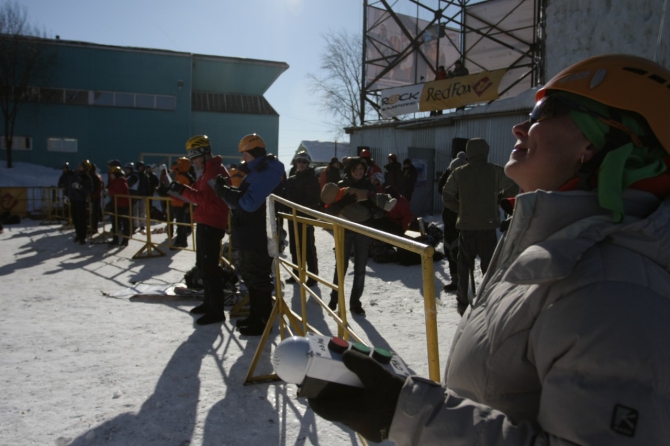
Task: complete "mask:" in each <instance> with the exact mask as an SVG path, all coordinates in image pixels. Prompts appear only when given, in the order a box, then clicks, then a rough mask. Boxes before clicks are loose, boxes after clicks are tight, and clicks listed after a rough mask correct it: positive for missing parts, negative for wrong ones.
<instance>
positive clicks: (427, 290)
mask: <svg viewBox="0 0 670 446" xmlns="http://www.w3.org/2000/svg"><path fill="white" fill-rule="evenodd" d="M275 203H280V204H281V205H283V206H284V207H285V208H288V209H290V210H291V213H286V212H279V213H277V214H275ZM299 214H303V215H307V216H308V217H305V216H302V215H299ZM275 215H278V216H280V217H281V218H284V219H286V220H288V221H291V222H293V228H292V230H294V231H295V232H294V234H295V235H296V237H295V238H294V240H296V254H297V255H296V258H297V264H293V263H292V262H289V261H287V260H285V259H282V258H280V257H279V249H278V246H279V234H278V230H277V225H276V219H275ZM310 217H311V218H310ZM298 224H303V225H311V226H317V227H321V228H324V229H329V230H332V231H333V236H334V239H335V257H336V264H337V266H336V268H337V276H338V277H337V282H338V283H337V284H334V283H331V282H330V281H329V280H327V279H325V278H323V277H320V276H318V275H316V274H313V273H311V272H309V271H308V270H307V265H306V242H307V231H305V230H303V231H302V237H298V235H299V234H300V231H299V229H298ZM267 228H268V234H269V236H271V237H272V241H271V243H268V247H269V253H270V255H271V257H273V258H274V262H273V265H274V270H275V296H276V301H275V305H274V307H273V310H272V313H271V315H270V320H269V321H268V324H267V326H266V327H265V331H264V333H263V335H262V338H261V341H260V342H259V344H258V347H257V350H256V354H255V356H254V358H253V360H252V363H251V366H250V367H249V371H248V373H247V376H246V379H245V384H248V383H252V382H260V381H267V380H269V379H277V376H276V375H274V374H273V375H264V376H253V373H254V371H255V368H256V365H257V364H258V361H259V359H260V356H261V353H262V352H263V349H264V345H265V343H266V342H267V340H268V336H269V333H270V330H271V329H272V326H273V325H274V321H275V320H276V319H279V328H280V335H281V338H282V339H284V338H285V337H286V334H285V332H288V333H289V334H290V335H291V336H293V335H298V336H305V334H306V332H307V331H311V332H314V333H317V334H320V333H319V331H318V330H317V329H315V328H314V327H313V326H311V325H310V324H309V321H308V320H307V309H306V302H307V294H308V293H309V296H310V297H311V298H312V299H314V300H315V301H316V302H318V303H319V305H320V306H321V307H322V308H323V310H324V311H325V312H326V313H327V314H328V315H329V316H330V317H331V318H332V319H333V320H334V321H335V323H336V324H337V327H338V336H340V337H344V338H345V339H349V338H353V339H355V340H356V341H357V342H361V343H364V344H365V342H364V341H363V340H362V339H361V337H360V336H358V335H357V334H356V333H355V332H354V330H353V329H352V327H351V326H350V324H349V323H348V322H347V312H346V306H345V296H344V276H345V273H344V267H343V265H344V262H346V261H348V258H347V254H348V253H345V252H344V234H345V230H346V231H353V232H357V233H359V234H363V235H366V236H368V237H370V238H373V239H375V240H379V241H381V242H384V243H388V244H389V245H392V246H395V247H397V248H401V249H405V250H407V251H410V252H413V253H416V254H418V255H419V256H420V257H421V274H422V282H423V298H424V313H425V327H426V349H427V357H428V373H429V377H430V379H432V380H434V381H436V382H439V381H440V357H439V344H438V338H437V307H436V302H435V271H434V267H433V254H434V252H435V250H434V248H433V247H432V246H430V245H426V244H423V243H420V242H417V241H414V240H411V239H407V238H403V237H398V236H395V235H391V234H389V233H386V232H382V231H379V230H376V229H371V228H369V227H367V226H362V225H359V224H357V223H353V222H350V221H348V220H344V219H342V218H338V217H334V216H332V215H328V214H324V213H322V212H318V211H315V210H313V209H309V208H306V207H304V206H300V205H298V204H295V203H293V202H291V201H288V200H286V199H284V198H281V197H278V196H276V195H270V196H269V197H268V199H267ZM282 267H283V268H284V269H285V270H286V271H288V272H289V274H290V275H291V277H293V278H294V279H296V280H297V282H298V283H299V285H300V301H301V313H302V314H296V313H295V312H293V311H292V310H291V309H290V308H289V306H288V305H287V304H286V302H285V301H284V297H283V291H282V287H281V281H280V277H281V276H280V273H281V268H282ZM294 270H297V271H298V274H297V275H296V274H295V273H294V272H293V271H294ZM310 278H311V279H314V280H317V281H318V282H319V283H321V284H323V285H325V286H327V287H329V288H331V289H333V290H335V291H337V295H338V312H335V311H333V310H331V309H330V308H329V307H328V305H327V304H326V303H325V302H324V301H323V300H322V299H321V298H320V297H319V296H318V295H317V294H316V293H315V292H314V291H313V290H311V289H310V288H309V287H308V286H306V284H305V282H307V280H309V279H310Z"/></svg>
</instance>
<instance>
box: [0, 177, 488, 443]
mask: <svg viewBox="0 0 670 446" xmlns="http://www.w3.org/2000/svg"><path fill="white" fill-rule="evenodd" d="M24 167H26V166H18V167H17V169H11V170H12V175H14V174H16V177H17V178H21V179H22V180H21V181H23V179H24V178H26V176H27V175H29V174H28V173H26V172H23V174H21V173H20V171H22V170H23V168H24ZM27 167H30V166H27ZM33 167H34V166H33ZM33 170H34V169H33ZM7 171H8V169H4V167H3V168H1V169H0V186H21V185H27V184H30V185H35V184H36V181H37V180H36V178H35V177H33V179H32V181H29V180H26V181H25V182H18V183H10V184H7V182H8V181H9V180H7V178H8V177H9V176H8V175H6V174H7ZM50 174H52V175H55V177H56V179H57V177H58V175H59V174H60V171H58V170H55V171H53V172H51V173H50ZM32 175H34V171H33V173H32ZM32 175H31V176H32ZM40 178H41V179H40V180H39V181H40V182H39V183H37V185H45V186H46V185H52V184H55V183H54V181H55V180H54V179H53V178H49V175H47V173H46V172H41V173H40ZM428 220H429V221H430V220H433V221H436V220H438V218H437V217H433V218H429V219H428ZM158 237H160V236H158ZM163 237H164V236H163ZM316 238H317V246H318V255H319V267H320V270H321V273H322V275H323V276H324V277H326V278H327V279H329V280H330V279H331V278H332V274H333V270H334V255H333V251H332V247H333V238H332V235H331V234H330V233H328V232H326V231H324V230H321V229H317V230H316ZM159 240H161V239H160V238H159ZM0 244H1V247H2V249H0V277H2V284H3V287H2V288H3V291H4V292H3V298H2V299H1V300H0V379H1V382H2V386H1V389H2V391H0V444H8V445H9V444H11V445H59V446H62V445H98V444H110V445H123V446H127V445H180V446H181V445H249V446H265V445H270V444H280V445H297V444H300V445H302V444H308V445H328V446H330V445H347V444H360V442H359V441H358V439H357V437H356V435H355V434H353V433H352V432H351V431H350V430H349V429H347V428H345V427H343V426H341V425H336V424H333V423H330V422H328V421H325V420H323V419H320V418H319V417H317V416H315V414H314V413H313V412H312V411H311V410H310V409H309V407H308V404H307V401H306V400H305V399H304V398H297V396H296V387H295V386H294V385H287V384H284V383H282V382H272V383H264V384H253V385H248V386H244V385H243V382H244V379H245V377H246V375H247V372H248V370H249V367H250V364H251V360H252V357H253V355H254V353H255V351H256V348H257V346H258V342H259V338H258V337H242V336H240V335H239V332H237V331H236V330H235V329H234V325H233V323H234V320H233V321H231V320H228V321H226V322H225V323H224V324H223V325H210V326H204V327H197V328H196V327H195V325H194V323H193V321H194V318H193V317H192V316H191V315H190V314H189V313H188V310H189V309H190V308H192V307H193V306H194V305H196V304H197V303H198V302H197V301H194V300H188V299H184V300H170V299H167V298H148V299H139V300H136V299H129V298H127V297H119V296H117V297H111V296H110V295H113V294H115V293H119V292H123V291H124V290H126V289H127V288H128V287H131V286H133V284H154V285H165V286H167V285H169V284H172V283H176V282H180V281H181V280H182V279H183V275H184V273H185V272H186V271H187V270H189V269H190V268H191V267H192V266H193V264H194V260H195V254H194V253H193V252H189V251H167V253H168V254H167V255H166V256H165V257H155V258H149V259H141V260H133V259H132V256H133V254H135V253H136V252H137V251H138V250H139V249H140V247H141V246H142V245H141V243H140V242H137V241H131V242H130V245H129V246H128V247H126V248H120V247H114V248H109V247H108V246H107V245H101V244H92V245H85V246H79V245H77V244H75V243H74V242H73V231H71V230H69V231H61V230H60V227H59V226H57V225H52V226H41V225H40V224H39V222H37V221H32V220H27V219H24V220H23V221H22V222H21V223H20V224H18V225H11V226H5V231H4V233H3V234H0ZM287 252H288V250H287ZM434 266H435V288H436V290H437V293H438V296H437V298H438V299H437V310H438V314H437V318H438V335H439V341H440V371H442V370H443V369H444V364H445V362H446V359H447V355H448V352H449V346H450V344H451V340H452V337H453V333H454V331H455V329H456V326H457V324H458V322H459V319H460V318H459V316H458V314H457V313H456V308H455V299H454V297H453V295H447V294H445V293H443V292H442V291H441V290H442V285H443V284H444V283H446V282H448V281H449V277H448V268H447V263H446V261H443V262H436V263H435V264H434ZM351 269H352V268H349V270H350V271H349V274H348V276H347V281H346V290H347V291H346V293H347V295H348V293H349V290H350V287H351V278H352V276H351ZM287 277H288V273H286V272H282V278H283V279H286V278H287ZM477 279H478V280H479V279H480V277H479V275H477ZM315 289H317V290H318V294H319V295H321V296H326V299H327V295H328V289H327V288H326V287H325V286H323V285H319V286H318V288H315ZM284 292H285V298H286V300H287V302H289V303H290V304H291V305H292V307H293V309H294V311H298V312H299V311H300V301H299V293H298V287H297V286H296V285H286V286H285V288H284ZM362 301H363V306H364V308H365V309H366V312H367V317H366V318H360V317H355V318H354V317H351V316H350V321H351V323H352V325H353V327H354V330H355V331H356V332H357V333H358V334H359V335H360V336H361V337H363V338H364V339H366V340H368V341H369V343H371V344H373V345H375V346H380V347H385V348H389V349H391V350H394V351H396V352H398V353H399V354H400V355H401V356H402V357H403V359H404V360H405V361H406V363H407V364H408V366H409V367H410V368H411V370H412V371H413V372H414V373H416V374H419V375H422V376H428V365H427V364H428V363H427V354H426V338H425V324H424V320H425V319H424V303H423V297H422V295H421V268H420V266H411V267H403V266H400V265H397V264H377V263H375V262H373V261H372V260H370V261H369V263H368V269H367V279H366V286H365V293H364V296H363V299H362ZM307 315H308V320H309V322H310V323H311V324H313V325H314V326H315V327H316V328H317V329H318V330H320V331H321V332H322V333H324V334H336V333H337V331H336V325H335V324H334V323H333V322H331V321H330V320H329V318H328V316H327V315H326V313H325V312H324V311H323V310H322V309H321V308H320V307H319V306H318V304H317V303H316V302H315V301H314V300H310V301H308V303H307ZM280 340H281V339H280V336H279V330H278V329H277V327H276V326H275V328H274V329H273V331H272V334H271V340H270V342H269V343H268V344H267V346H266V348H265V351H264V353H263V356H262V357H261V360H260V362H259V364H258V367H257V369H256V372H255V375H260V374H266V373H270V372H272V365H271V363H270V355H271V352H272V349H273V347H274V346H276V345H277V343H278V342H280ZM389 444H390V443H389Z"/></svg>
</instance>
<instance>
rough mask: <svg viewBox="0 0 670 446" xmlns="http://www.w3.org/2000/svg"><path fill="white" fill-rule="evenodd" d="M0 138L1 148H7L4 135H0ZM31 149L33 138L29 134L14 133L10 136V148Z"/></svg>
mask: <svg viewBox="0 0 670 446" xmlns="http://www.w3.org/2000/svg"><path fill="white" fill-rule="evenodd" d="M0 138H1V139H2V150H7V143H6V142H5V136H4V135H1V136H0ZM32 149H33V138H31V137H30V136H17V135H14V137H13V138H12V150H32Z"/></svg>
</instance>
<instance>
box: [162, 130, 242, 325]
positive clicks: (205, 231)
mask: <svg viewBox="0 0 670 446" xmlns="http://www.w3.org/2000/svg"><path fill="white" fill-rule="evenodd" d="M186 152H187V156H188V158H189V159H190V160H191V164H193V167H194V168H195V170H196V172H198V173H200V176H199V177H198V179H197V180H196V181H195V183H193V184H192V185H191V186H187V185H185V184H181V183H179V182H177V181H173V182H172V183H171V184H170V189H171V190H172V191H174V192H177V193H178V194H180V195H181V196H183V197H184V198H186V199H187V200H189V201H190V202H192V203H194V204H196V208H195V211H194V212H193V221H194V222H195V223H197V224H198V225H197V227H196V233H195V243H196V266H197V267H198V269H199V270H200V272H201V273H202V282H203V286H204V288H205V301H204V302H203V303H202V304H201V305H198V306H197V307H195V308H192V309H191V314H202V315H203V316H202V317H200V318H199V319H198V320H197V321H196V323H197V324H198V325H207V324H214V323H217V322H223V321H225V320H226V315H225V314H224V312H223V307H224V302H223V300H224V294H223V287H224V282H225V280H224V277H223V275H222V274H221V267H220V266H219V262H220V258H221V242H222V241H223V237H224V235H225V234H226V229H227V228H228V213H229V211H230V210H229V208H228V205H226V203H224V202H223V200H221V199H220V198H219V197H217V196H216V193H214V189H212V187H211V186H210V185H209V184H208V181H209V180H213V179H214V178H216V177H218V176H219V175H220V176H222V177H223V178H225V179H226V181H227V182H228V184H230V175H229V173H228V169H226V167H225V166H224V165H223V162H222V160H221V157H220V156H214V155H212V146H211V145H210V143H209V138H207V135H196V136H193V137H191V138H189V140H188V141H186Z"/></svg>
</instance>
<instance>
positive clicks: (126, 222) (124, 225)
mask: <svg viewBox="0 0 670 446" xmlns="http://www.w3.org/2000/svg"><path fill="white" fill-rule="evenodd" d="M112 204H113V202H112ZM112 210H113V209H112ZM116 213H117V214H118V215H117V216H112V234H113V235H114V237H113V238H112V243H117V242H118V241H119V239H120V238H121V237H120V236H121V235H123V236H124V237H130V219H129V218H128V217H127V215H128V214H129V213H130V208H129V207H127V206H125V207H123V206H118V207H117V208H116ZM117 221H118V225H119V226H120V229H121V233H119V228H117V227H116V225H117ZM123 241H126V242H127V239H125V238H121V242H123Z"/></svg>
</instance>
